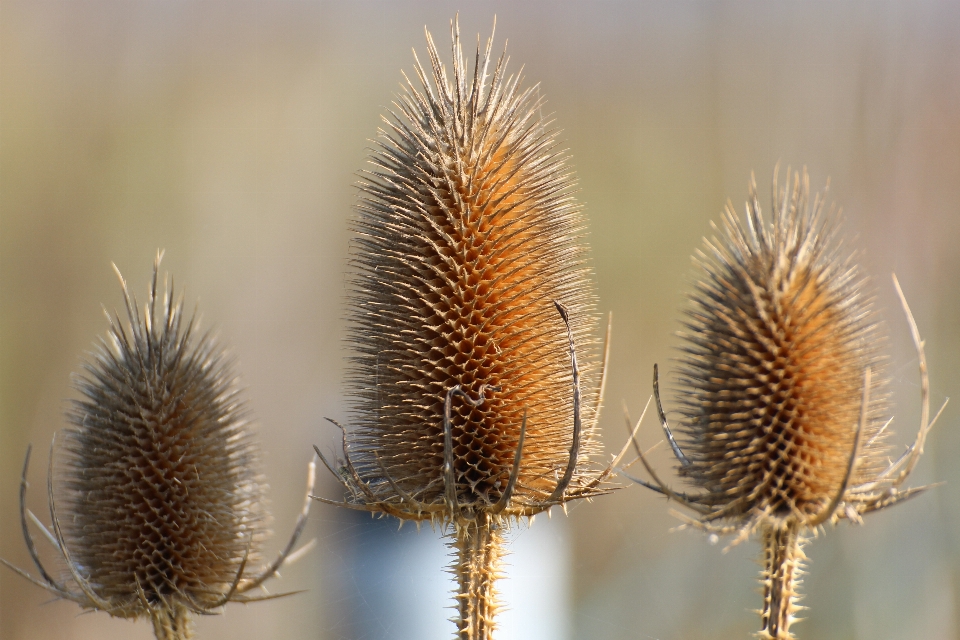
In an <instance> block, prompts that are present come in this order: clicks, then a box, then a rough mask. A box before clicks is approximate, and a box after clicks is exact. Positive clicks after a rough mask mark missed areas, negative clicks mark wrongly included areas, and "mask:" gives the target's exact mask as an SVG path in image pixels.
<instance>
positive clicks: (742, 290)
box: [637, 171, 935, 640]
mask: <svg viewBox="0 0 960 640" xmlns="http://www.w3.org/2000/svg"><path fill="white" fill-rule="evenodd" d="M823 205H824V201H823V198H822V197H821V196H819V195H818V196H817V197H816V198H815V199H814V201H813V203H810V202H809V179H808V178H807V175H806V172H804V173H803V174H802V175H801V174H799V173H797V174H795V175H791V174H790V172H789V171H788V175H787V182H786V185H785V186H783V187H782V188H781V187H780V186H778V184H777V178H776V172H774V179H773V220H772V222H769V223H768V222H767V221H765V220H764V218H763V215H762V213H761V211H760V204H759V202H758V198H757V191H756V184H755V183H753V181H751V185H750V199H749V201H748V202H747V212H746V220H745V222H743V221H741V220H740V219H738V217H737V215H736V214H735V213H734V211H733V208H732V206H730V205H728V206H727V208H726V210H725V211H724V214H723V218H722V224H721V227H720V228H719V229H717V236H716V237H715V238H714V239H713V240H710V241H705V246H704V249H703V250H702V251H699V252H698V253H697V255H696V258H695V262H696V263H697V264H698V266H699V268H700V274H701V276H700V278H699V280H698V282H697V285H696V290H695V291H694V293H693V294H691V296H690V307H689V310H688V312H687V320H686V323H685V324H686V331H685V332H683V333H682V334H681V335H682V337H683V338H684V346H683V351H684V356H683V357H682V358H681V369H680V376H679V381H680V384H679V388H678V396H679V402H680V405H681V414H682V416H683V418H682V420H681V427H680V437H679V438H678V440H679V442H675V440H674V437H673V434H672V432H671V431H670V427H669V424H668V422H667V419H666V416H665V414H664V413H663V410H662V408H660V411H659V413H660V419H661V422H662V424H663V427H664V429H665V431H666V434H667V437H668V440H669V441H670V443H671V446H672V447H673V449H674V453H675V455H676V457H677V459H678V460H679V462H680V467H679V472H680V475H681V476H685V477H687V478H689V479H690V480H691V481H692V482H693V483H694V484H695V485H696V486H697V487H699V488H700V489H701V490H702V491H701V492H700V493H698V494H693V495H688V494H684V493H678V492H675V491H673V490H672V489H670V488H669V487H668V486H666V485H665V484H663V483H662V482H660V480H659V478H658V477H657V476H656V473H655V472H654V471H653V469H652V467H650V466H649V463H648V462H647V461H646V459H645V458H644V456H643V453H642V450H641V449H639V447H638V451H639V452H640V456H641V458H642V459H643V460H644V464H645V465H646V468H647V469H648V471H650V473H651V475H652V477H653V480H654V482H652V483H651V482H647V481H644V480H637V481H638V482H640V483H641V484H644V485H645V486H648V487H650V488H652V489H654V490H656V491H659V492H660V493H662V494H664V495H666V496H668V497H670V498H673V499H676V500H677V501H678V502H680V503H681V504H683V505H685V506H687V507H689V508H691V509H693V510H695V511H696V512H697V513H698V514H699V515H700V519H699V520H693V519H689V518H687V522H688V523H689V524H691V525H694V526H696V527H698V528H700V529H703V530H705V531H707V532H709V533H711V534H728V533H734V532H738V533H739V535H738V537H737V538H736V539H735V540H734V542H733V543H732V544H736V543H737V542H740V541H742V540H744V539H746V538H747V537H749V536H750V535H751V534H752V533H754V532H757V531H759V533H760V539H761V544H762V545H763V547H764V562H763V564H764V570H763V573H762V575H761V581H762V583H763V594H764V604H763V609H762V611H761V619H762V625H763V626H762V630H761V631H760V634H759V637H761V638H767V639H771V638H772V639H776V640H786V639H789V638H793V636H792V635H791V634H790V625H791V623H792V622H793V621H794V620H795V619H796V616H795V614H796V613H797V612H798V611H799V610H800V609H801V608H802V607H799V605H798V604H797V600H798V599H799V595H798V591H797V589H798V586H799V580H798V578H799V576H800V574H801V567H802V561H803V560H804V559H805V556H804V554H803V551H802V546H803V544H804V542H805V538H806V536H807V535H808V534H810V533H811V532H813V533H816V532H817V531H818V530H819V527H820V526H821V525H822V524H823V523H825V522H828V521H829V522H837V521H838V520H840V519H841V518H848V519H850V520H853V521H855V522H860V520H861V516H862V515H863V514H865V513H868V512H870V511H875V510H877V509H881V508H883V507H886V506H889V505H892V504H895V503H896V502H899V501H901V500H904V499H906V498H908V497H910V496H912V495H916V494H917V493H918V492H920V491H922V490H923V487H920V488H916V489H908V490H904V491H901V490H900V489H899V487H900V485H901V484H902V483H903V482H904V480H906V478H907V477H908V476H909V474H910V472H911V471H912V469H913V467H914V465H915V464H916V463H917V460H918V459H919V456H920V454H921V453H922V452H923V443H924V440H925V438H926V434H927V432H928V430H929V428H930V426H931V424H932V423H931V422H929V421H928V416H929V403H928V399H929V381H928V379H927V369H926V359H925V356H924V352H923V342H922V341H921V340H920V335H919V331H918V330H917V327H916V323H915V322H914V320H913V316H912V314H911V313H910V310H909V307H908V306H907V304H906V300H905V299H904V298H903V294H902V292H901V291H900V290H899V284H897V285H896V286H897V290H898V292H899V293H900V295H901V301H902V303H903V306H904V310H905V311H906V314H907V319H908V321H909V323H910V328H911V334H912V337H913V340H914V344H915V346H916V348H917V354H918V360H919V364H920V387H921V405H922V409H921V417H920V429H919V432H918V434H917V439H916V441H915V442H914V444H913V445H912V446H911V447H910V448H908V450H907V451H906V453H904V455H903V456H901V458H899V459H898V460H897V461H895V462H894V463H892V464H890V465H889V466H886V464H885V462H883V461H882V457H883V452H884V450H885V447H884V445H883V442H882V441H883V436H884V435H885V434H884V430H885V427H886V423H884V419H885V416H886V414H887V409H888V394H887V391H886V381H885V380H884V376H883V372H884V368H885V362H886V361H885V359H884V357H883V356H882V354H881V347H882V345H883V344H884V338H883V336H882V335H881V334H880V332H879V330H878V328H877V325H876V323H875V320H874V311H873V300H872V296H871V295H870V293H869V287H868V286H867V284H866V282H865V278H864V277H863V276H862V275H861V273H860V270H859V268H858V267H857V265H856V264H855V263H854V261H853V257H852V256H851V254H850V253H849V252H848V251H846V250H845V249H844V248H843V247H842V245H841V243H840V240H839V237H838V233H837V225H838V217H839V214H833V213H825V212H824V208H823ZM895 284H896V281H895ZM654 376H655V377H654V393H655V395H656V396H657V402H658V405H659V402H660V400H659V389H658V386H657V384H656V370H655V374H654ZM934 421H935V419H934Z"/></svg>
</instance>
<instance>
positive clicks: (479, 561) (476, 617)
mask: <svg viewBox="0 0 960 640" xmlns="http://www.w3.org/2000/svg"><path fill="white" fill-rule="evenodd" d="M456 529H457V530H456V533H455V534H454V536H455V538H454V536H451V538H454V541H453V543H452V544H451V546H452V547H453V548H455V549H456V552H457V562H456V565H455V566H454V570H453V572H454V574H455V575H456V577H457V609H458V614H459V615H458V618H457V619H456V623H457V638H458V639H459V640H492V638H493V630H494V628H495V627H496V625H495V623H494V620H493V618H494V616H495V615H496V613H497V597H496V596H497V592H496V589H494V583H495V582H496V580H497V578H499V577H500V570H499V566H500V557H501V554H502V553H503V529H502V527H501V526H500V525H499V524H498V523H496V522H495V521H494V518H493V517H492V516H491V515H489V514H487V513H480V514H478V515H477V519H476V520H470V521H466V522H463V523H460V524H458V525H457V526H456Z"/></svg>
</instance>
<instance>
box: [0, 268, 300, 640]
mask: <svg viewBox="0 0 960 640" xmlns="http://www.w3.org/2000/svg"><path fill="white" fill-rule="evenodd" d="M159 263H160V254H158V255H157V262H156V263H155V265H154V272H153V281H152V285H151V287H150V290H149V296H148V299H147V304H146V305H145V308H144V310H143V315H141V314H140V311H139V310H138V308H137V303H136V300H135V299H134V298H132V297H131V296H130V294H129V293H128V291H127V287H126V283H125V282H123V279H122V278H121V284H122V286H123V295H124V301H125V303H126V311H127V319H128V324H127V326H126V327H124V326H123V323H122V322H121V320H120V317H119V316H118V315H116V314H115V315H114V316H113V317H112V318H110V317H109V314H108V319H109V320H110V328H109V331H108V333H107V336H106V338H103V339H101V340H100V343H99V345H98V346H97V349H96V351H95V352H94V354H93V355H92V358H91V360H90V361H88V362H87V363H86V364H85V365H84V368H85V374H84V375H82V376H79V377H78V378H77V380H76V386H77V389H78V390H79V391H80V393H81V394H82V396H83V398H82V399H80V400H77V401H75V402H74V403H73V407H72V409H71V410H70V412H69V413H68V418H69V421H70V423H71V427H70V428H68V429H67V433H66V443H65V447H64V455H63V456H61V459H60V460H59V465H58V466H59V474H60V482H59V483H58V484H59V487H58V488H57V489H58V490H56V491H55V489H54V482H53V480H54V475H55V474H54V464H53V462H54V460H53V453H54V449H53V448H51V466H50V472H49V474H50V475H49V479H48V486H49V502H50V515H51V519H52V521H53V534H50V533H49V532H48V533H47V536H48V538H54V536H55V540H56V543H57V547H58V549H59V551H60V553H61V555H62V559H63V561H64V563H65V565H66V567H67V569H68V570H69V574H68V577H67V579H66V580H58V579H56V578H54V577H53V575H51V574H50V573H49V572H47V571H46V569H45V568H44V566H43V564H42V563H41V561H40V558H39V556H38V554H37V550H36V546H35V544H34V542H33V539H32V536H31V535H30V532H29V529H28V526H27V511H26V507H25V495H26V488H27V482H26V476H27V466H26V464H25V465H24V472H23V478H22V481H21V488H20V505H21V506H20V509H21V512H20V515H21V519H22V526H23V533H24V538H25V541H26V543H27V549H28V551H29V552H30V554H31V557H32V558H33V561H34V564H35V565H36V567H37V570H38V571H39V573H40V577H39V578H33V577H31V576H30V575H29V574H27V573H26V572H24V571H22V570H20V569H17V568H16V567H13V566H12V565H9V563H6V562H5V561H4V563H5V564H7V565H8V566H10V567H11V568H13V569H14V570H15V571H17V572H18V573H20V574H21V575H23V576H24V577H26V578H28V579H29V580H31V581H32V582H34V583H35V584H38V585H39V586H41V587H43V588H45V589H47V590H48V591H50V592H51V593H53V594H54V595H56V596H58V597H61V598H65V599H69V600H73V601H74V602H76V603H78V604H79V605H81V606H82V607H84V608H89V609H99V610H102V611H106V612H108V613H109V614H111V615H113V616H118V617H123V618H141V617H147V618H150V619H151V620H152V622H153V627H154V632H155V634H156V637H157V638H158V640H187V639H188V638H191V637H192V636H193V632H192V624H191V616H192V614H195V613H198V614H205V613H212V612H214V611H215V610H217V609H219V608H220V607H222V606H223V605H225V604H226V603H227V602H229V601H239V602H250V601H253V600H258V599H262V598H261V597H250V596H244V595H242V594H243V593H245V592H246V591H249V590H250V589H253V588H255V587H257V586H259V585H260V584H261V583H263V582H264V581H265V580H267V579H268V578H270V577H271V576H273V575H274V574H275V573H276V570H277V569H278V568H279V566H280V565H281V564H282V562H283V561H284V560H285V559H286V558H287V556H288V554H289V553H290V551H291V550H292V548H293V546H294V544H295V543H296V540H297V537H298V536H299V534H300V532H301V531H302V529H303V526H304V524H305V522H306V517H307V508H308V506H309V503H310V502H309V500H308V501H307V503H306V505H305V507H304V510H303V512H302V513H301V516H300V519H299V520H298V523H297V526H296V527H295V529H294V534H293V537H292V539H291V541H290V542H289V544H288V546H287V548H286V550H285V551H284V552H282V553H281V554H280V556H279V557H278V559H277V560H276V561H275V562H274V563H272V564H271V565H270V566H268V567H266V568H265V569H264V570H263V571H262V572H261V573H260V574H258V575H250V574H248V573H246V572H245V569H246V568H247V566H248V565H249V563H251V562H252V561H253V560H255V559H257V558H258V557H259V552H260V548H261V545H262V542H263V539H264V537H265V535H266V531H265V524H266V522H265V520H266V514H265V512H264V510H263V507H262V499H263V491H264V485H263V484H262V482H261V477H260V474H259V471H258V466H259V465H258V460H257V458H258V456H257V448H256V447H255V445H254V442H253V441H252V439H251V431H250V429H249V426H248V423H247V420H246V417H245V410H244V409H243V405H242V403H241V401H240V397H239V390H238V387H237V385H236V380H235V376H234V374H233V373H232V371H231V367H230V366H229V362H228V361H227V360H226V359H225V356H224V354H223V352H222V351H221V349H220V348H219V347H218V346H217V345H216V343H215V341H214V340H213V338H212V337H211V336H210V334H204V335H203V336H200V337H197V336H196V332H197V324H196V322H195V321H194V320H193V319H190V320H185V319H184V316H183V302H182V298H181V299H180V300H178V301H176V302H175V301H174V299H173V291H172V286H171V287H168V289H167V293H166V295H165V297H164V298H163V300H162V301H158V299H157V274H158V270H159ZM117 275H118V276H119V272H118V274H117ZM27 460H28V461H29V453H28V456H27ZM312 468H313V467H312V465H311V474H310V478H311V479H310V481H309V482H308V489H307V493H308V494H309V493H310V492H311V490H310V487H311V486H312V477H313V476H312ZM58 494H59V495H60V497H61V504H62V505H63V506H62V507H61V508H60V509H59V510H58V508H57V503H56V497H57V495H58ZM63 503H65V504H63ZM34 520H35V522H36V523H37V524H38V526H42V525H39V521H38V520H36V519H34Z"/></svg>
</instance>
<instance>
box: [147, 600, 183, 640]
mask: <svg viewBox="0 0 960 640" xmlns="http://www.w3.org/2000/svg"><path fill="white" fill-rule="evenodd" d="M151 613H152V615H151V616H150V617H151V619H152V620H153V635H155V636H156V637H157V640H191V638H193V620H191V619H190V611H189V610H188V609H187V608H186V607H183V606H177V605H174V606H173V607H172V608H170V609H157V610H154V611H153V612H151Z"/></svg>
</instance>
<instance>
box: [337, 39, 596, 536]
mask: <svg viewBox="0 0 960 640" xmlns="http://www.w3.org/2000/svg"><path fill="white" fill-rule="evenodd" d="M452 37H453V67H452V70H448V68H447V67H446V66H445V65H444V63H443V62H441V59H440V55H439V53H438V52H437V49H436V47H435V45H434V43H433V39H432V38H431V37H430V34H429V33H428V34H427V44H428V48H427V52H428V55H429V62H430V64H429V67H428V69H429V72H428V71H427V70H425V69H424V68H423V67H422V66H421V64H420V62H419V60H418V61H417V63H416V66H415V71H416V75H417V77H418V78H419V86H417V85H416V84H414V83H413V82H411V81H410V80H409V79H408V80H407V82H406V84H405V85H404V90H403V93H402V94H401V95H400V96H399V97H398V98H397V100H396V101H395V102H394V110H393V111H392V112H391V113H390V115H389V117H386V118H384V122H385V128H384V130H382V131H381V133H380V137H379V139H378V142H377V149H376V150H375V152H374V153H373V154H372V156H371V158H370V162H371V164H372V166H373V167H372V169H370V170H369V171H367V172H365V173H364V174H363V178H362V182H361V196H360V203H359V205H358V217H357V220H356V221H355V223H354V230H355V232H356V238H355V240H354V243H353V247H352V254H353V278H352V281H351V287H350V297H349V300H348V304H349V314H348V320H349V322H350V334H349V342H350V344H351V347H352V349H353V351H354V355H353V358H352V367H351V370H350V381H349V385H350V389H351V394H352V398H353V416H354V419H355V423H356V424H355V428H354V430H353V431H352V433H351V435H350V438H349V439H347V438H346V437H345V447H348V448H349V455H348V456H347V459H346V460H344V461H343V462H342V464H341V465H340V467H339V468H336V469H334V471H335V473H337V474H338V476H340V477H341V478H343V479H344V481H345V482H344V483H345V485H346V487H347V489H348V492H349V493H350V496H351V497H350V502H351V503H352V504H353V505H354V506H358V507H360V508H368V509H370V510H375V511H383V512H386V513H390V514H392V515H395V516H397V517H399V518H402V519H412V520H426V519H430V520H433V521H437V522H443V523H457V522H461V521H462V522H469V521H472V520H473V519H474V518H475V517H477V516H478V515H480V514H487V515H496V516H497V517H516V516H524V515H527V516H529V515H533V514H535V513H537V512H539V511H542V510H544V509H546V508H549V507H550V506H552V505H555V504H563V503H564V502H566V501H569V500H572V499H575V498H581V497H588V496H591V495H596V494H597V493H600V492H602V491H603V490H605V489H602V488H601V485H600V482H599V479H600V475H602V476H603V477H604V478H605V477H606V475H605V474H602V473H601V474H599V475H598V473H597V471H596V470H595V469H593V468H592V465H591V464H590V457H591V455H592V454H594V453H595V452H596V449H597V443H596V438H595V434H594V428H595V425H596V418H597V415H598V409H599V400H600V390H599V386H600V385H599V382H600V378H601V373H600V371H599V369H600V367H599V366H598V364H599V363H598V362H597V360H598V359H597V357H596V355H597V353H596V351H597V350H596V344H595V341H594V338H593V335H594V331H595V328H596V324H597V322H596V321H597V318H596V315H595V312H594V306H595V294H594V289H593V284H592V282H591V280H590V273H589V269H588V267H587V265H586V260H587V252H586V247H585V245H584V242H583V236H584V234H585V228H584V227H585V222H584V219H583V216H582V214H581V209H580V206H579V205H578V204H577V203H576V201H575V200H574V198H573V195H572V191H573V188H574V179H573V172H572V169H571V168H570V167H569V161H568V157H567V155H566V153H565V152H564V151H563V150H562V149H560V148H558V146H557V142H556V132H554V131H551V130H550V129H549V128H548V127H549V122H548V121H546V120H545V119H544V116H543V114H542V107H543V100H542V99H541V98H540V96H539V92H538V89H537V87H529V88H522V87H521V86H520V77H519V76H518V75H509V76H508V75H507V72H506V64H507V60H506V58H505V56H501V57H500V58H499V59H493V58H491V55H490V52H491V47H492V38H491V40H489V41H488V42H487V46H486V49H485V50H481V49H480V48H479V46H478V49H477V54H476V58H475V60H474V62H473V64H474V69H473V73H472V74H471V73H468V69H467V64H465V62H464V59H463V53H462V51H461V46H460V38H459V29H458V27H457V25H456V24H455V23H453V24H452ZM478 45H479V43H478ZM581 389H582V390H581ZM521 440H522V442H523V444H522V447H521V446H520V444H521ZM333 466H334V465H331V468H333Z"/></svg>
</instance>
